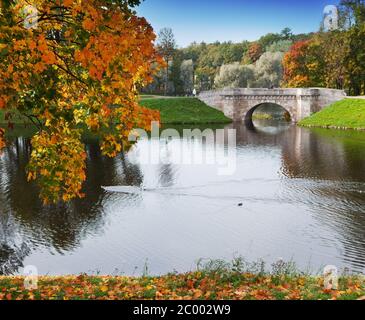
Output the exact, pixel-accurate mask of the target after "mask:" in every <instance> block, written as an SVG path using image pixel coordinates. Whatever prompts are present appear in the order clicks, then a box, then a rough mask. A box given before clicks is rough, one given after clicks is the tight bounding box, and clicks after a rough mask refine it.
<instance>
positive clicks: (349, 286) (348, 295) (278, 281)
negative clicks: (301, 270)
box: [0, 272, 365, 300]
mask: <svg viewBox="0 0 365 320" xmlns="http://www.w3.org/2000/svg"><path fill="white" fill-rule="evenodd" d="M24 280H25V278H24V277H17V276H9V277H6V276H0V300H222V299H223V300H365V277H364V276H343V277H340V279H339V287H338V290H331V289H325V288H324V280H323V278H322V277H319V276H317V277H316V276H308V275H285V274H282V275H279V274H278V275H260V274H252V273H238V272H230V273H225V272H211V273H205V272H194V273H186V274H170V275H166V276H161V277H147V276H146V277H123V276H118V277H117V276H88V275H79V276H60V277H48V276H41V277H39V279H38V284H37V289H34V290H30V291H28V290H26V289H25V288H24Z"/></svg>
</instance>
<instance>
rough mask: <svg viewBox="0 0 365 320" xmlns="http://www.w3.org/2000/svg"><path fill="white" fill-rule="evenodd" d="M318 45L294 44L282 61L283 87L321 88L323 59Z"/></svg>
mask: <svg viewBox="0 0 365 320" xmlns="http://www.w3.org/2000/svg"><path fill="white" fill-rule="evenodd" d="M319 48H320V43H318V42H317V41H314V40H313V39H311V40H306V41H299V42H296V43H295V44H294V45H293V46H292V47H291V49H290V51H289V52H287V53H286V54H285V56H284V59H283V65H284V86H285V87H294V88H297V87H317V86H318V87H322V86H323V79H322V78H323V72H322V65H323V57H322V56H321V54H320V51H319Z"/></svg>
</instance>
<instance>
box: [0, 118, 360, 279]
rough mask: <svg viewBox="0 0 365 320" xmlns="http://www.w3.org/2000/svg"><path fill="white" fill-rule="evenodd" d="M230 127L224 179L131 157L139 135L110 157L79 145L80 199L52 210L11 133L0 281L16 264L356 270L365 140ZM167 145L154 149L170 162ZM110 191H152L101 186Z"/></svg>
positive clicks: (0, 192)
mask: <svg viewBox="0 0 365 320" xmlns="http://www.w3.org/2000/svg"><path fill="white" fill-rule="evenodd" d="M232 127H234V128H235V129H237V140H238V141H237V147H236V148H237V171H236V173H235V174H234V175H233V176H219V175H218V174H217V167H216V166H215V165H179V164H176V163H173V162H171V163H169V161H164V163H163V164H158V165H147V164H138V163H134V162H132V161H131V159H132V158H135V155H136V154H138V155H141V154H143V153H144V152H147V149H148V146H149V144H150V143H151V142H150V141H148V140H144V141H140V142H139V143H138V144H137V145H136V146H135V148H134V149H133V150H132V151H131V152H130V153H129V154H128V155H127V156H125V157H122V156H120V157H118V158H116V159H107V158H104V157H102V156H101V154H100V150H99V148H98V146H97V143H96V142H93V141H89V142H88V143H87V154H88V160H87V161H88V163H87V170H88V173H87V176H88V180H87V182H86V183H85V190H84V191H85V194H86V197H85V198H84V199H82V200H78V201H75V202H72V203H70V204H67V205H65V204H63V205H61V204H60V205H58V206H52V207H44V206H42V204H41V202H40V201H39V200H38V190H37V187H36V186H35V185H34V184H29V183H27V182H26V177H25V173H24V170H25V167H26V164H27V162H28V155H29V151H30V150H29V144H28V143H27V140H26V139H25V138H15V139H14V142H13V144H12V145H11V146H9V147H8V148H7V149H6V150H5V151H4V153H3V155H2V156H1V157H0V274H16V273H18V272H21V268H22V266H24V265H35V266H37V267H38V270H39V272H40V273H41V274H46V273H48V274H70V273H82V272H97V271H99V272H101V273H105V274H112V273H114V272H118V273H126V274H140V273H141V271H142V270H141V269H142V268H143V266H144V265H145V264H146V263H147V264H148V267H149V270H150V272H151V273H154V274H161V273H166V272H170V271H173V270H177V271H186V270H191V269H193V268H194V266H195V262H196V261H197V260H198V259H199V258H226V259H230V258H232V257H233V255H235V254H236V255H237V254H240V255H243V256H245V257H246V258H247V259H249V260H256V259H258V258H263V259H264V260H267V261H268V262H271V261H274V260H277V259H278V258H279V257H280V258H284V259H287V260H289V259H293V260H294V261H296V262H297V263H298V265H299V266H300V267H301V268H305V267H306V266H308V265H311V266H312V267H313V268H314V271H317V270H318V269H319V268H320V267H321V266H323V265H326V264H335V265H337V266H338V267H348V268H350V269H351V270H354V271H358V272H364V270H365V134H364V133H361V132H350V131H349V132H347V131H346V132H342V131H326V130H308V129H301V128H298V127H295V126H292V125H288V124H283V125H279V126H278V124H277V123H276V124H270V123H268V122H256V123H255V125H254V126H247V125H244V124H242V125H229V126H227V127H226V128H227V129H229V128H232ZM179 144H180V141H179V140H172V141H169V142H166V141H165V142H161V144H160V145H159V147H160V148H163V149H164V152H165V154H168V155H171V154H173V153H174V150H175V151H176V148H178V147H179ZM210 147H213V146H209V145H208V146H204V148H205V149H207V148H208V149H209V148H210ZM201 148H203V146H202V145H201ZM192 150H193V149H192ZM192 150H191V152H192ZM118 185H127V186H138V187H139V186H144V187H147V188H160V189H157V191H155V192H145V193H138V194H118V193H107V192H106V191H103V189H102V188H101V186H118ZM238 203H243V206H242V207H240V206H238ZM136 268H138V269H136Z"/></svg>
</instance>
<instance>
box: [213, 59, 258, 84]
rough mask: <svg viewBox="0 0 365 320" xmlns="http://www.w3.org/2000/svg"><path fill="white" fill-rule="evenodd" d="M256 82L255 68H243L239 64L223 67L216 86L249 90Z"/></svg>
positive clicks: (217, 76)
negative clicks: (251, 84)
mask: <svg viewBox="0 0 365 320" xmlns="http://www.w3.org/2000/svg"><path fill="white" fill-rule="evenodd" d="M252 81H254V67H253V66H252V65H251V66H243V65H240V64H239V63H238V62H236V63H233V64H226V65H223V66H222V67H221V68H220V69H219V73H218V74H217V75H216V77H215V80H214V84H215V86H216V87H217V88H227V87H228V88H247V87H249V86H250V83H251V82H252Z"/></svg>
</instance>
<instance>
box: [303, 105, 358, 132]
mask: <svg viewBox="0 0 365 320" xmlns="http://www.w3.org/2000/svg"><path fill="white" fill-rule="evenodd" d="M299 125H301V126H306V127H323V128H334V129H357V130H365V99H344V100H341V101H339V102H336V103H334V104H332V105H330V106H329V107H327V108H325V109H323V110H322V111H320V112H318V113H316V114H314V115H312V116H311V117H309V118H306V119H304V120H303V121H301V122H300V123H299Z"/></svg>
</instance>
